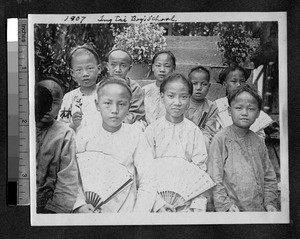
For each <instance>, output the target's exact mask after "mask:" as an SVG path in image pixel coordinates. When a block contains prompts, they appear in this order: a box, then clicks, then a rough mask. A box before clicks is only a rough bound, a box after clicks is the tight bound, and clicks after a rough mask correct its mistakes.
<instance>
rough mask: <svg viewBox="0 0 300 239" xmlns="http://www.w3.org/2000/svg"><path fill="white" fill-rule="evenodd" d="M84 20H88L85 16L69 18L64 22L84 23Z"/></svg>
mask: <svg viewBox="0 0 300 239" xmlns="http://www.w3.org/2000/svg"><path fill="white" fill-rule="evenodd" d="M84 19H86V17H85V16H67V17H66V19H65V20H64V21H65V22H66V21H70V22H77V23H82V22H83V21H84Z"/></svg>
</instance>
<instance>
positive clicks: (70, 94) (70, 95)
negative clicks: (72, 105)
mask: <svg viewBox="0 0 300 239" xmlns="http://www.w3.org/2000/svg"><path fill="white" fill-rule="evenodd" d="M76 95H82V94H81V92H80V89H79V87H78V88H76V89H74V90H71V91H69V92H67V93H65V94H64V98H73V97H74V96H76Z"/></svg>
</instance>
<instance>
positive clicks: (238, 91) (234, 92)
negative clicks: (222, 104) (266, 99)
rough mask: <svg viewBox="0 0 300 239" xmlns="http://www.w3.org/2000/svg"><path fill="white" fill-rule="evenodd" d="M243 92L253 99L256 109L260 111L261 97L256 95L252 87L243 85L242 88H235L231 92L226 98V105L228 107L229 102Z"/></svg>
mask: <svg viewBox="0 0 300 239" xmlns="http://www.w3.org/2000/svg"><path fill="white" fill-rule="evenodd" d="M243 92H248V93H249V94H250V95H252V96H253V97H254V99H255V100H256V101H257V106H258V109H259V110H261V109H262V98H261V96H260V95H259V94H258V92H257V90H256V89H254V88H253V87H252V86H250V85H248V84H245V85H242V86H239V87H238V88H236V89H235V90H232V91H231V92H230V93H229V94H228V96H227V98H228V103H229V105H230V104H231V102H232V101H233V100H234V99H235V98H236V97H237V96H238V95H240V94H241V93H243Z"/></svg>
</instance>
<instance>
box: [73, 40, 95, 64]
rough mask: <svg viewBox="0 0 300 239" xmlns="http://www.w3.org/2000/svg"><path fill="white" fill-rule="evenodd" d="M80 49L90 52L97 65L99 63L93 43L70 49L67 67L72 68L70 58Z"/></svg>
mask: <svg viewBox="0 0 300 239" xmlns="http://www.w3.org/2000/svg"><path fill="white" fill-rule="evenodd" d="M80 49H85V50H87V51H89V52H91V53H92V54H93V55H94V57H95V58H96V61H97V65H98V64H99V63H100V58H99V55H98V53H97V51H96V47H95V45H94V43H92V42H88V43H85V44H83V45H78V46H76V47H74V48H72V50H71V51H70V53H69V57H68V65H69V67H70V68H72V57H73V55H74V53H75V52H76V51H78V50H80Z"/></svg>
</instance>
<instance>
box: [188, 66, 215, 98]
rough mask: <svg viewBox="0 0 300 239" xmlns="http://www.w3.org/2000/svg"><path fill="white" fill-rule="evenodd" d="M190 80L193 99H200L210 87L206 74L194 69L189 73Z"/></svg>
mask: <svg viewBox="0 0 300 239" xmlns="http://www.w3.org/2000/svg"><path fill="white" fill-rule="evenodd" d="M190 80H191V82H192V84H193V95H192V99H193V100H194V101H202V100H203V99H204V98H205V96H206V95H207V93H208V91H209V87H210V83H209V79H208V75H207V73H206V72H204V71H200V72H199V71H194V72H192V73H191V75H190Z"/></svg>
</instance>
